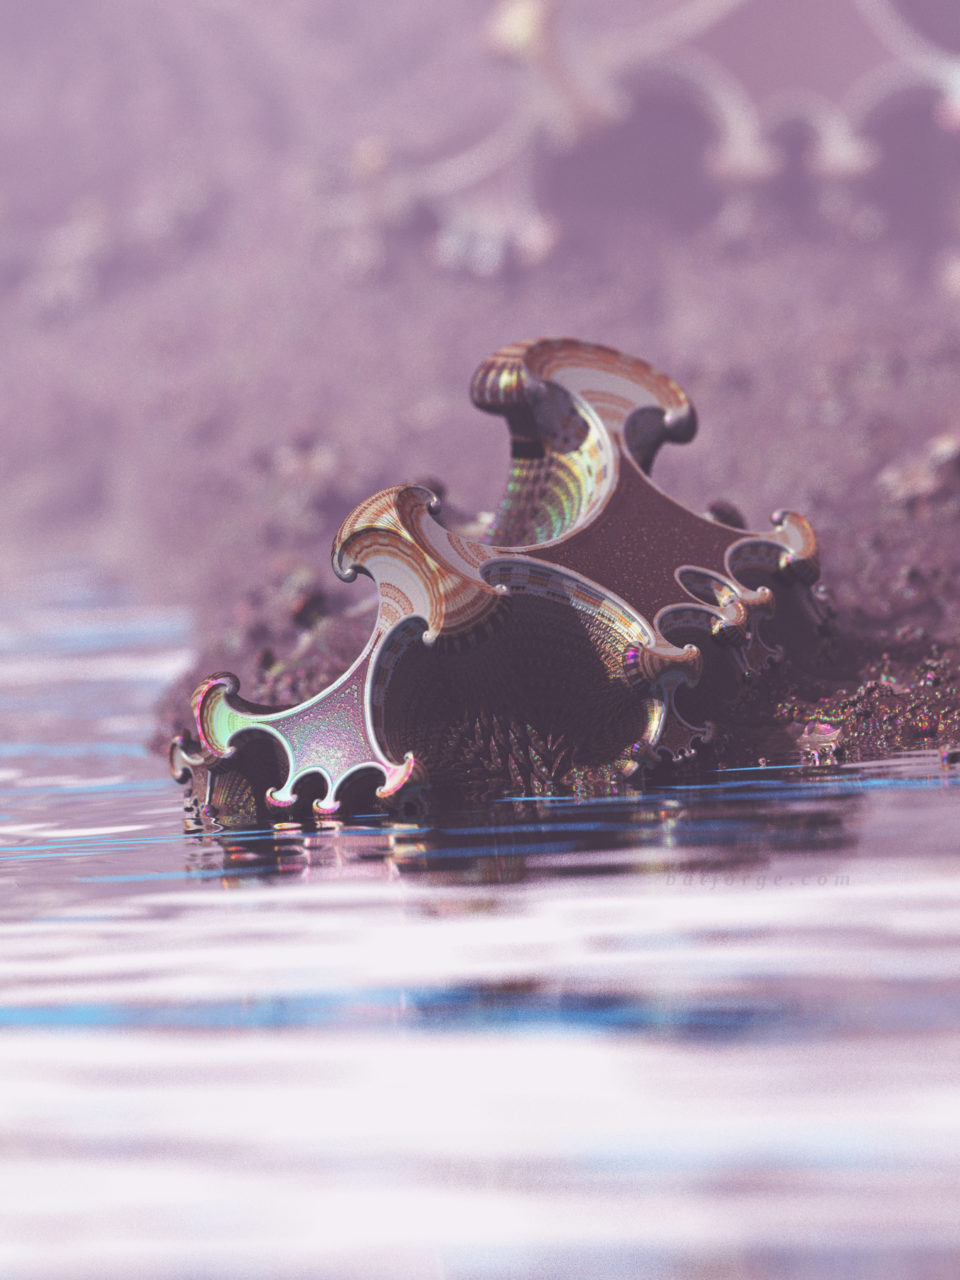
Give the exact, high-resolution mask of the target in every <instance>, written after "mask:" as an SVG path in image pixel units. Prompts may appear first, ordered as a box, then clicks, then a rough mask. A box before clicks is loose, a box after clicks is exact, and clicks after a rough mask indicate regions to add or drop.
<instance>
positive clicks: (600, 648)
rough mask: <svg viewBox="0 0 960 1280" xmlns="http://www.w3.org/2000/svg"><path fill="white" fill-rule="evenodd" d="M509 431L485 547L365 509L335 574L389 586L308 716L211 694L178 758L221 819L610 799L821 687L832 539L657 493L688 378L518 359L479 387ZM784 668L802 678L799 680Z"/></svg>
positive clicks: (221, 684) (799, 523)
mask: <svg viewBox="0 0 960 1280" xmlns="http://www.w3.org/2000/svg"><path fill="white" fill-rule="evenodd" d="M471 396H472V399H473V403H474V405H475V406H476V407H477V408H478V409H480V410H483V411H484V412H485V413H488V414H494V415H498V416H500V417H503V418H504V419H506V423H507V427H508V429H509V432H510V442H511V457H512V461H511V466H510V473H509V477H508V480H507V485H506V490H505V492H504V495H503V498H502V501H501V503H500V506H499V510H498V511H497V513H496V515H495V516H494V517H492V519H489V520H487V521H486V523H485V525H484V526H483V527H481V528H479V529H478V526H477V524H476V522H475V523H474V524H473V525H472V526H465V527H455V526H453V525H452V524H451V523H449V522H447V521H446V520H445V517H444V513H443V511H442V510H441V507H440V503H439V501H438V499H437V498H436V497H435V495H434V494H433V493H432V492H431V491H430V490H428V489H426V488H424V487H422V486H420V485H397V486H395V487H392V488H389V489H385V490H383V491H382V492H380V493H377V494H375V495H374V496H373V497H371V498H370V499H368V500H367V501H366V502H363V503H361V504H360V505H359V506H358V507H357V508H356V509H355V510H354V511H353V512H352V513H351V514H350V515H349V516H348V517H347V519H346V520H345V521H344V522H343V524H342V525H341V527H340V530H339V532H338V533H337V536H336V538H335V540H334V545H333V568H334V572H335V573H336V574H337V575H338V576H339V577H340V578H341V579H343V580H344V581H347V582H349V581H352V580H353V579H354V578H355V577H356V576H357V574H359V573H363V574H366V575H368V576H369V577H371V578H372V579H373V580H374V582H375V583H376V586H377V592H378V608H377V615H376V621H375V623H374V625H373V629H372V633H371V635H370V637H369V640H368V641H367V643H366V646H365V647H364V648H363V650H362V652H361V653H360V654H359V656H358V657H357V658H356V660H355V662H354V663H353V664H352V666H350V668H349V669H348V670H347V671H346V672H345V673H344V674H343V675H342V676H341V677H340V678H339V679H337V680H335V681H334V682H333V683H332V684H330V685H328V686H327V687H326V688H321V689H318V690H317V691H316V693H315V694H314V695H313V696H312V697H309V698H307V699H306V700H305V701H302V702H300V703H298V704H297V705H294V706H289V707H281V708H278V707H270V706H264V705H259V704H257V703H253V702H249V701H246V700H245V699H243V698H242V697H240V696H239V682H238V680H237V678H236V677H235V676H234V675H232V674H231V673H229V672H221V673H219V674H216V675H212V676H211V677H210V678H209V679H207V680H204V681H203V682H202V683H201V685H200V687H199V688H198V689H197V691H196V693H195V695H194V699H193V714H194V721H195V730H194V732H193V733H192V734H189V735H180V736H178V737H177V738H176V739H175V740H174V742H173V744H172V747H171V764H172V767H173V770H174V773H175V775H176V776H177V778H178V779H179V780H180V781H181V782H185V783H189V785H190V788H191V790H190V804H191V805H192V807H193V811H194V815H195V817H196V819H197V820H198V821H199V822H201V823H202V824H204V825H207V824H214V825H230V824H232V823H243V822H254V823H263V822H275V821H277V820H279V819H281V818H290V817H294V818H297V819H302V818H304V817H307V818H309V816H310V815H311V813H314V814H324V813H330V812H332V811H334V810H337V809H338V808H342V809H349V808H350V807H351V806H353V805H355V804H357V803H362V804H364V805H369V804H370V803H371V801H372V793H373V790H374V787H375V788H376V797H377V799H376V801H373V802H374V803H379V804H380V805H381V806H383V807H386V808H387V809H388V810H391V811H394V812H398V813H403V812H411V811H413V810H414V809H421V810H422V809H423V807H425V806H426V807H430V806H442V805H449V804H461V803H464V802H474V803H475V802H477V801H478V800H491V799H495V798H502V797H506V796H511V795H535V796H536V795H556V794H561V795H562V794H573V795H596V794H602V793H604V792H607V793H609V792H617V791H620V790H624V789H629V788H631V787H636V786H638V785H640V786H642V785H643V782H644V779H645V778H647V777H649V776H650V775H651V774H657V775H660V774H662V773H663V772H664V771H669V770H671V769H674V770H676V769H680V768H683V767H689V765H690V763H691V762H702V761H704V760H712V761H714V762H716V761H717V760H722V758H723V757H724V756H725V755H727V756H729V755H731V753H735V752H736V750H737V747H738V743H739V742H740V740H741V739H744V738H748V737H749V736H750V733H751V732H752V728H751V726H754V727H755V725H756V724H757V723H759V720H758V716H759V718H760V719H762V716H760V711H761V709H762V708H764V707H767V708H768V707H769V706H771V705H772V704H773V702H774V701H775V700H776V697H777V696H778V694H782V691H783V687H784V680H785V679H791V680H794V681H796V680H798V679H799V680H803V679H804V678H806V679H815V678H816V674H817V672H818V670H821V669H822V668H823V666H824V664H825V663H826V662H828V661H829V658H830V652H831V645H832V627H831V619H830V615H829V610H828V609H827V608H826V606H825V603H824V599H823V598H822V596H821V594H820V592H819V589H818V587H817V586H816V584H817V580H818V577H819V561H818V555H817V543H816V539H815V537H814V533H813V530H812V529H811V527H810V525H809V523H808V522H807V521H806V520H805V519H804V517H803V516H802V515H798V514H796V513H795V512H792V511H781V512H777V513H776V514H775V515H774V516H773V519H772V527H771V528H770V529H769V530H767V531H764V532H752V531H749V530H747V529H746V528H744V527H743V521H742V519H741V518H740V516H739V514H738V512H737V511H736V510H735V509H734V508H732V507H730V506H728V505H727V504H721V505H718V506H717V508H716V509H715V510H713V511H712V512H711V513H709V514H707V515H698V514H695V513H694V512H692V511H690V510H688V509H687V508H686V507H684V506H683V505H682V504H680V503H679V502H676V501H674V500H673V499H672V498H670V497H668V496H667V495H666V494H664V493H663V492H662V491H661V490H660V489H659V488H657V486H656V485H655V484H654V483H653V482H652V481H651V479H650V471H651V468H652V466H653V463H654V461H655V459H656V456H657V453H658V451H659V450H660V448H661V447H662V446H663V445H664V444H667V443H684V442H687V441H689V440H691V439H692V438H693V436H694V434H695V432H696V429H697V419H696V414H695V412H694V409H693V406H692V404H691V403H690V401H689V399H688V398H687V396H686V395H685V393H684V392H683V391H682V390H681V388H680V387H679V386H677V384H676V383H675V382H674V381H673V380H672V379H671V378H669V377H667V376H665V375H664V374H662V373H660V372H658V371H657V370H655V369H654V368H652V367H651V366H650V365H648V364H646V363H645V362H644V361H642V360H639V359H635V358H633V357H631V356H627V355H623V354H620V353H619V352H617V351H614V350H611V349H610V348H608V347H603V346H597V345H592V344H588V343H583V342H578V341H573V340H567V339H549V340H541V341H536V342H524V343H517V344H515V345H512V346H509V347H504V348H502V349H501V350H500V351H498V352H496V353H495V354H494V355H493V356H491V357H490V358H489V359H487V360H485V361H484V362H483V363H482V364H481V365H480V367H479V369H478V370H477V372H476V374H475V375H474V378H473V383H472V387H471ZM785 673H790V674H789V676H786V675H785Z"/></svg>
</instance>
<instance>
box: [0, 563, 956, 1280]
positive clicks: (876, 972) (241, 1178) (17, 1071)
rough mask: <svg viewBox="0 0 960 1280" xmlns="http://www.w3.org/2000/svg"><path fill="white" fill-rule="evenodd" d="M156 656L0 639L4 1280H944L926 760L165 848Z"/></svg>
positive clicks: (107, 621) (38, 622) (943, 957)
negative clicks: (51, 1279) (156, 748)
mask: <svg viewBox="0 0 960 1280" xmlns="http://www.w3.org/2000/svg"><path fill="white" fill-rule="evenodd" d="M68 588H69V591H68ZM65 598H66V599H67V604H66V605H65V604H64V599H65ZM53 601H56V606H54V604H53V603H52V602H53ZM188 660H189V632H188V626H187V619H185V618H184V617H183V616H181V615H179V614H177V613H175V612H169V611H167V612H163V611H157V610H148V609H143V608H138V607H135V606H133V605H131V604H129V603H125V602H124V601H123V600H122V599H117V598H115V599H112V600H111V598H110V597H109V596H107V595H105V593H104V591H103V588H102V587H100V586H97V585H94V586H91V585H90V584H89V583H88V582H87V580H86V579H84V578H83V577H82V576H81V577H80V578H76V577H71V578H69V579H65V580H58V581H53V580H51V581H50V582H49V583H48V584H46V586H43V587H41V589H39V590H38V589H36V588H34V589H33V590H32V591H31V594H30V597H29V598H27V597H24V598H22V599H20V600H19V601H17V600H15V601H14V602H13V603H12V605H11V607H10V609H9V611H8V613H7V615H6V617H5V620H4V623H3V626H2V628H0V923H2V932H0V962H2V969H0V974H2V990H0V1037H2V1048H3V1051H2V1053H0V1135H2V1142H3V1151H4V1162H3V1169H4V1174H3V1182H4V1194H3V1196H2V1198H0V1271H2V1274H3V1275H4V1276H8V1275H9V1276H12V1277H21V1276H22V1277H35V1276H64V1277H71V1280H72V1278H74V1277H86V1276H91V1277H92V1276H125V1277H126V1276H130V1275H137V1276H138V1277H141V1276H143V1277H153V1276H159V1277H167V1276H170V1277H174V1276H176V1277H187V1276H189V1277H195V1276H216V1277H220V1276H223V1277H231V1278H232V1277H238V1276H240V1277H243V1276H251V1277H253V1276H257V1277H259V1276H270V1277H299V1276H304V1277H306V1276H311V1277H316V1276H320V1277H327V1276H329V1277H343V1276H346V1277H353V1276H357V1277H360V1276H363V1277H386V1278H387V1280H400V1278H401V1277H402V1278H403V1280H406V1278H407V1277H410V1278H413V1277H418V1278H419V1277H430V1278H433V1277H444V1278H445V1280H467V1278H473V1277H477V1278H478V1280H479V1278H483V1280H494V1278H496V1280H500V1278H501V1277H503V1278H504V1280H506V1278H507V1277H520V1276H522V1277H555V1276H577V1277H580V1276H583V1277H588V1276H589V1277H611V1278H612V1277H617V1278H619V1277H636V1276H643V1277H658V1278H659V1277H669V1278H671V1280H672V1278H674V1277H677V1278H679V1277H681V1276H682V1277H690V1276H694V1277H703V1278H704V1280H707V1278H709V1280H719V1278H721V1277H722V1278H724V1280H726V1278H728V1277H754V1276H755V1277H758V1278H759V1277H796V1276H804V1277H806V1276H816V1277H821V1276H822V1277H827V1276H830V1277H834V1276H856V1277H860V1276H863V1277H868V1276H869V1277H871V1280H873V1278H874V1277H887V1276H889V1277H893V1276H897V1277H899V1276H906V1275H911V1276H919V1277H928V1276H936V1277H940V1276H943V1277H948V1276H949V1277H953V1276H955V1275H956V1274H957V1269H958V1265H960V1222H958V1215H957V1213H956V1206H957V1204H958V1203H960V1159H958V1155H957V1152H958V1150H960V1086H958V1081H960V1033H958V1025H960V983H958V977H960V845H958V841H960V834H958V821H957V815H958V802H960V790H958V785H960V772H958V771H957V770H955V769H945V768H944V767H942V766H941V764H940V761H939V759H938V758H937V757H936V755H935V754H933V753H929V754H923V753H921V754H918V755H914V756H912V757H908V758H904V759H901V760H897V761H893V762H888V763H886V764H884V765H878V766H875V767H873V768H856V769H854V768H849V769H846V768H840V769H836V768H834V769H830V770H808V771H806V772H803V773H800V772H798V771H792V770H789V769H770V770H756V771H741V772H735V773H734V772H730V773H726V774H719V775H717V778H716V780H715V781H712V782H711V783H709V784H708V785H703V786H698V787H686V788H675V789H670V790H661V791H658V792H655V793H652V794H648V795H644V796H640V797H634V798H629V799H613V800H608V801H604V802H596V803H592V804H589V805H577V804H574V803H572V802H569V801H555V802H542V801H540V802H534V801H527V802H523V801H517V802H507V803H504V804H502V805H499V806H495V807H494V810H493V811H492V812H486V813H481V814H465V815H462V816H461V818H459V819H457V820H456V821H453V822H448V823H446V824H445V825H444V827H443V828H435V827H428V826H416V825H413V824H407V825H404V826H397V825H391V824H388V823H386V822H385V821H383V820H382V819H377V818H374V817H370V818H368V819H358V820H355V821H353V822H352V823H351V824H348V825H341V826H337V825H336V824H333V825H331V828H330V829H329V830H327V831H322V832H320V833H317V834H315V835H312V836H310V837H308V838H304V837H303V836H302V835H301V834H300V833H299V832H294V831H283V830H281V831H277V832H269V833H251V834H250V835H248V836H243V835H240V836H238V835H236V834H235V833H233V834H231V835H230V837H229V838H227V837H222V838H221V839H220V840H219V841H218V840H210V839H200V838H198V837H192V836H188V835H186V834H185V833H184V830H183V825H182V819H181V812H180V800H179V794H178V790H177V788H176V787H175V786H174V785H173V783H172V782H171V781H170V780H169V778H168V777H167V776H166V774H165V770H164V766H163V763H162V762H161V761H158V760H157V759H156V758H155V757H152V756H150V755H148V754H147V753H146V751H145V750H144V748H143V746H142V743H143V742H144V740H145V739H146V738H147V737H148V736H149V733H150V730H151V728H152V723H151V708H152V704H153V701H154V699H155V698H156V696H157V694H158V693H159V691H160V689H161V688H162V687H163V685H164V683H165V682H166V681H168V680H170V679H171V678H173V677H174V676H175V675H176V674H177V672H178V671H179V670H182V669H183V668H184V666H185V664H186V663H187V661H188Z"/></svg>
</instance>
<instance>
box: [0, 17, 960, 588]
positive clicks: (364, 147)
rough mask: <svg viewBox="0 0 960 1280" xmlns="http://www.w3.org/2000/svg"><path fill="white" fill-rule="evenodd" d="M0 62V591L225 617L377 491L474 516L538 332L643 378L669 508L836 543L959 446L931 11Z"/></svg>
mask: <svg viewBox="0 0 960 1280" xmlns="http://www.w3.org/2000/svg"><path fill="white" fill-rule="evenodd" d="M0 66H2V76H3V85H4V94H3V106H2V110H0V175H2V187H0V327H2V356H0V362H2V385H3V389H4V394H3V398H2V402H0V413H2V415H3V417H2V431H3V442H4V457H5V466H4V474H5V477H6V484H5V488H4V501H3V503H2V507H0V524H2V530H0V531H2V536H3V539H4V544H5V547H6V555H5V570H6V573H7V574H8V575H9V574H11V573H13V574H17V573H23V572H26V571H29V568H30V566H31V565H33V564H35V563H36V562H37V561H38V560H41V559H45V560H50V559H53V560H63V559H64V558H68V559H78V558H80V559H88V560H92V561H94V562H95V563H98V564H102V565H105V566H106V567H107V568H109V569H112V570H114V571H115V572H116V573H117V575H118V576H119V577H121V578H123V579H130V578H135V579H136V581H137V583H138V584H139V586H140V587H141V588H142V590H143V591H144V592H145V593H147V594H150V595H153V596H155V597H157V598H161V599H167V600H182V601H186V602H193V601H196V600H197V599H198V598H202V597H203V596H204V595H206V594H208V593H209V592H210V591H211V589H212V587H213V585H214V584H216V586H217V599H218V601H220V600H224V599H226V598H228V597H229V595H230V592H231V591H233V590H235V589H236V588H237V587H239V586H240V585H241V584H244V583H246V582H248V581H250V580H251V579H254V578H256V577H257V576H258V575H262V574H270V573H275V572H283V571H285V569H286V568H288V567H289V566H290V565H292V564H294V563H295V562H302V561H304V560H307V561H309V562H310V563H315V565H316V571H317V575H318V577H320V578H321V579H324V578H325V577H326V576H327V571H326V564H327V557H328V550H329V542H330V537H331V535H332V533H333V531H334V529H335V528H336V525H337V523H338V522H339V520H340V519H341V518H342V516H343V515H344V514H345V513H346V511H347V510H348V509H349V507H350V505H352V503H354V502H355V501H357V500H358V499H360V498H362V497H364V496H366V495H367V494H368V493H369V492H370V491H372V490H373V489H375V488H376V487H379V486H381V485H384V484H388V483H396V482H400V481H403V480H410V479H417V478H424V477H433V476H436V477H440V478H441V479H442V480H443V481H444V482H445V483H446V485H447V487H448V494H449V500H450V501H452V502H454V503H455V504H456V505H458V506H460V507H463V508H465V509H468V510H471V509H482V508H484V507H489V506H490V505H491V504H493V503H494V502H495V501H496V498H497V496H498V493H499V490H500V486H501V483H502V479H503V476H504V469H505V464H506V456H507V448H506V439H505V433H501V432H500V431H499V430H498V424H496V423H495V422H493V423H492V422H491V421H490V420H488V419H481V418H480V416H479V415H476V414H474V413H473V411H472V410H471V408H470V406H469V404H468V401H467V397H466V387H467V384H468V380H469V377H470V374H471V372H472V369H473V367H474V365H475V364H476V363H477V362H478V361H479V360H480V359H481V358H482V357H483V356H485V355H486V354H487V353H488V352H489V351H491V350H493V349H494V348H495V347H497V346H499V345H501V344H502V343H504V342H506V341H510V340H513V339H516V338H522V337H534V336H539V335H562V334H567V335H570V336H576V337H582V338H584V339H589V340H594V341H600V342H606V343H609V344H611V345H615V346H620V347H622V348H624V349H627V350H629V351H631V352H633V353H635V354H639V355H643V356H645V357H646V358H648V359H650V360H651V361H653V362H654V363H656V364H659V365H661V366H662V367H665V368H667V369H668V370H669V371H670V372H672V373H673V374H674V375H675V376H676V377H678V378H679V379H680V380H681V381H683V382H684V384H685V385H686V387H687V389H688V390H689V391H690V393H691V394H692V395H693V397H694V399H695V401H696V402H697V404H698V407H699V409H700V413H701V420H702V424H703V425H702V429H701V435H700V438H699V439H698V441H697V442H696V443H695V444H694V445H693V446H691V447H690V449H689V450H687V451H686V452H685V453H684V452H683V451H680V452H678V453H677V455H676V456H673V457H669V458H665V459H664V460H663V465H662V467H660V468H659V470H658V476H659V478H660V480H661V482H662V483H664V484H665V485H666V486H667V487H669V488H670V489H671V491H673V492H676V493H677V494H678V496H681V497H683V498H685V499H686V500H688V501H691V502H696V503H702V502H705V501H708V500H711V499H713V498H716V497H718V496H725V497H729V498H730V499H732V500H734V501H736V502H737V503H739V504H740V505H741V506H742V507H743V508H744V510H745V511H746V513H747V515H748V518H749V519H750V520H751V521H753V522H754V523H765V521H766V517H767V515H768V513H769V510H770V509H772V508H773V507H774V506H777V505H782V504H786V505H790V506H793V507H796V508H799V509H801V510H805V511H807V512H808V513H809V514H811V515H812V516H813V518H814V519H815V520H817V521H818V522H819V525H820V528H821V529H822V531H823V533H824V536H825V538H826V541H827V544H828V545H830V544H831V543H833V544H839V543H840V542H841V541H842V534H843V530H844V527H845V525H844V522H845V521H851V520H852V521H854V523H856V522H857V521H859V522H860V524H859V526H857V527H862V528H866V527H868V526H869V524H870V520H871V518H872V514H871V513H873V512H874V511H875V510H876V509H877V507H878V504H880V502H881V495H880V493H879V491H878V489H877V486H876V483H875V481H876V477H877V475H878V474H879V472H880V471H881V469H882V468H883V467H884V466H886V465H887V464H888V463H889V462H890V461H891V460H894V461H895V460H896V459H897V458H900V457H901V456H903V455H904V454H905V453H906V454H909V451H910V449H911V448H912V447H913V446H914V445H917V444H918V443H919V442H921V441H923V440H925V439H926V438H927V437H929V436H932V435H936V434H937V433H938V432H943V431H949V430H951V429H952V428H953V427H954V425H955V420H954V410H953V405H954V403H955V402H956V398H957V391H958V387H960V331H958V328H957V324H956V313H957V308H958V306H960V203H958V197H960V183H958V179H960V169H958V158H960V9H958V7H957V5H956V3H955V0H896V4H894V3H893V0H803V3H797V0H565V2H563V0H560V2H558V3H556V4H555V5H551V4H547V3H542V2H541V3H538V2H537V0H514V2H513V3H505V4H495V3H493V2H492V0H416V3H408V2H406V0H392V3H372V4H365V5H350V4H345V3H342V0H272V2H271V3H270V4H269V5H265V4H261V3H258V2H257V0H163V3H159V2H154V0H32V3H30V4H29V5H25V4H23V3H21V2H20V0H0ZM837 563H842V553H841V552H838V553H837Z"/></svg>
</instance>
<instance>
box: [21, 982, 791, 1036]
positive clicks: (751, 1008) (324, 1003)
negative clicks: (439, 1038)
mask: <svg viewBox="0 0 960 1280" xmlns="http://www.w3.org/2000/svg"><path fill="white" fill-rule="evenodd" d="M789 1021H790V1020H789V1019H787V1018H785V1016H784V1012H783V1010H782V1009H781V1008H780V1007H779V1006H777V1005H776V1004H774V1003H772V1002H766V1003H764V1002H760V1003H752V1004H750V1003H747V1004H742V1005H741V1004H735V1003H731V1004H721V1003H719V1002H711V1001H709V1000H704V1001H703V1002H702V1003H699V1004H696V1005H679V1006H677V1005H674V1006H670V1007H666V1006H663V1005H659V1004H657V1003H656V1002H653V1001H650V1002H645V1001H644V1000H642V999H637V998H636V997H632V996H626V997H624V996H618V995H611V996H605V995H600V996H584V995H580V994H570V995H568V996H561V997H559V998H557V999H544V998H543V996H542V995H540V994H539V993H537V992H531V993H529V994H524V993H520V994H517V993H515V992H510V991H501V990H497V989H488V988H482V987H475V986H470V985H465V986H453V987H409V988H404V987H397V988H389V987H388V988H370V989H363V988H357V989H353V988H348V989H342V990H334V991H327V992H314V993H307V994H299V993H291V994H289V995H276V996H258V997H254V998H252V999H249V1000H248V999H227V1000H212V1001H192V1002H188V1003H182V1004H135V1003H131V1004H125V1003H121V1002H111V1001H86V1002H78V1003H75V1004H51V1005H22V1006H15V1005H7V1006H5V1007H0V1027H7V1028H10V1027H32V1028H47V1029H52V1030H57V1029H59V1030H91V1029H92V1030H120V1029H122V1030H131V1029H142V1030H197V1031H204V1030H214V1029H217V1030H219V1029H229V1030H259V1029H265V1028H270V1029H280V1028H284V1027H287V1028H302V1027H325V1028H330V1027H333V1028H346V1029H350V1030H370V1031H380V1030H383V1029H389V1028H394V1027H397V1025H398V1022H399V1023H402V1024H403V1025H405V1026H406V1027H407V1028H413V1029H416V1030H419V1031H425V1032H433V1033H440V1034H443V1033H449V1032H453V1033H462V1032H464V1031H469V1032H488V1033H493V1034H503V1033H504V1032H507V1031H509V1032H513V1033H514V1034H516V1033H518V1032H527V1033H530V1032H533V1033H537V1032H554V1033H555V1032H556V1031H566V1032H570V1033H588V1034H591V1033H596V1032H607V1033H617V1032H619V1033H627V1034H629V1033H637V1032H650V1031H655V1032H656V1031H659V1032H663V1031H664V1030H672V1031H674V1032H680V1033H684V1034H688V1035H694V1036H698V1037H701V1038H704V1039H706V1038H722V1039H729V1038H732V1037H735V1036H738V1035H744V1034H748V1035H749V1034H753V1035H755V1034H757V1033H758V1032H759V1033H761V1034H762V1033H764V1032H766V1033H768V1034H769V1033H771V1032H775V1033H777V1034H779V1035H781V1036H782V1035H783V1034H784V1033H786V1032H789V1031H796V1029H797V1028H796V1027H791V1026H789V1025H787V1024H788V1023H789Z"/></svg>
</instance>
